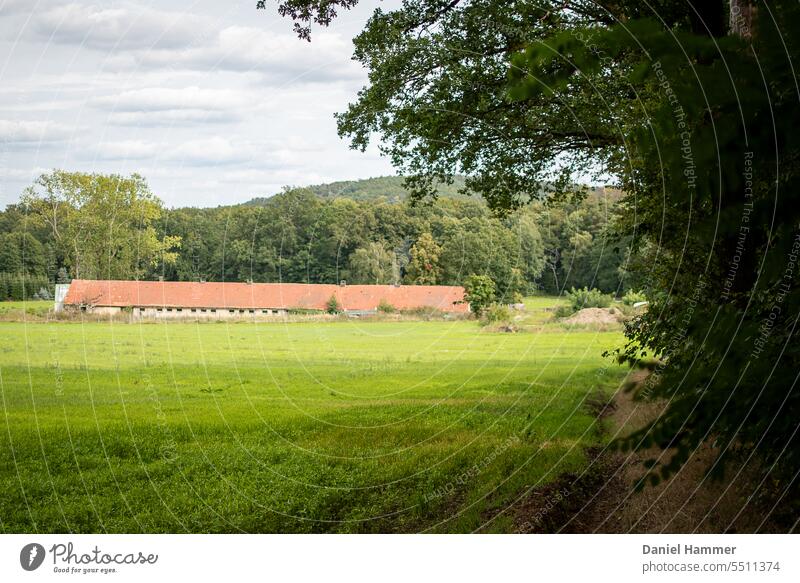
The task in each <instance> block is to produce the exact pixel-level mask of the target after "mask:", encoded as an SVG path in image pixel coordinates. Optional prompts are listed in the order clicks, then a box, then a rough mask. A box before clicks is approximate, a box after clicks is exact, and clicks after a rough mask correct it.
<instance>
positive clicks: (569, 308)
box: [556, 287, 613, 318]
mask: <svg viewBox="0 0 800 583" xmlns="http://www.w3.org/2000/svg"><path fill="white" fill-rule="evenodd" d="M564 297H565V298H566V300H567V305H565V306H560V307H559V308H558V309H557V310H556V316H558V317H559V318H564V317H566V316H569V315H571V314H574V313H575V312H577V311H578V310H582V309H584V308H607V307H609V306H610V305H611V302H612V301H613V298H612V297H611V296H610V295H608V294H604V293H603V292H601V291H600V290H597V289H594V288H592V289H588V288H585V287H584V288H581V289H575V288H574V287H573V288H572V289H570V290H569V291H568V292H567V293H566V294H564Z"/></svg>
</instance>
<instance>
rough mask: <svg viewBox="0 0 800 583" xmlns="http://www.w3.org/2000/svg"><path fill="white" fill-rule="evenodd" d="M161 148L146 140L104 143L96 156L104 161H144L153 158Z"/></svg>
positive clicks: (99, 147)
mask: <svg viewBox="0 0 800 583" xmlns="http://www.w3.org/2000/svg"><path fill="white" fill-rule="evenodd" d="M162 147H163V146H159V144H157V143H155V142H148V141H146V140H121V141H119V142H106V143H103V144H100V145H99V146H98V148H97V156H98V157H99V158H102V159H105V160H144V159H147V158H155V157H156V156H158V154H159V152H161V151H163V150H162Z"/></svg>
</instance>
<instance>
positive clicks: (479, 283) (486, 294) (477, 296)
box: [464, 274, 497, 318]
mask: <svg viewBox="0 0 800 583" xmlns="http://www.w3.org/2000/svg"><path fill="white" fill-rule="evenodd" d="M496 291H497V286H496V285H495V283H494V281H493V280H492V278H491V277H489V276H488V275H474V274H473V275H470V276H469V277H467V279H466V280H465V281H464V300H466V301H467V302H469V307H470V309H471V310H472V313H473V314H475V315H476V316H477V317H479V318H480V317H481V316H482V315H483V312H484V310H486V309H487V308H488V307H489V306H491V305H492V304H493V303H494V298H495V293H496Z"/></svg>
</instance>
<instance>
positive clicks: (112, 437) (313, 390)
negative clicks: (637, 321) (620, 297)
mask: <svg viewBox="0 0 800 583" xmlns="http://www.w3.org/2000/svg"><path fill="white" fill-rule="evenodd" d="M534 303H535V302H531V306H530V307H531V309H535V308H537V306H534V305H533V304H534ZM548 305H549V304H548ZM538 307H539V308H541V307H542V306H538ZM531 317H533V318H534V320H536V319H537V318H538V316H536V317H534V316H531ZM0 339H1V340H0V396H1V397H2V401H1V404H2V418H0V419H1V420H0V425H2V427H0V528H2V530H3V531H5V532H32V531H40V532H51V531H58V532H60V531H73V532H184V531H189V532H237V531H247V532H327V531H334V532H397V531H400V532H407V531H422V530H427V531H434V532H445V531H446V532H469V531H472V530H475V529H478V528H483V530H488V531H493V532H507V531H512V530H513V529H514V524H513V523H514V516H513V512H504V513H501V514H499V515H497V516H495V514H497V510H498V509H502V508H505V507H507V506H508V505H509V503H510V502H511V501H512V500H514V499H515V498H516V497H517V496H518V495H519V494H520V493H522V492H524V491H525V490H526V489H527V488H530V487H533V486H539V485H542V484H545V483H547V482H549V481H552V480H554V479H555V478H556V477H557V476H558V475H559V474H561V473H563V472H568V471H576V470H579V469H580V468H582V467H583V466H585V464H586V459H585V454H584V450H585V448H587V447H590V446H592V445H596V444H597V443H599V442H602V441H603V440H604V439H605V437H604V436H603V435H602V432H601V428H600V427H599V426H598V422H597V421H596V419H594V417H593V416H592V414H591V413H590V412H589V411H588V410H587V409H586V407H585V400H586V398H587V397H589V396H591V395H592V394H593V393H596V392H597V390H598V389H600V390H603V391H605V392H607V393H608V392H610V391H611V390H613V389H614V388H615V387H616V386H618V384H619V382H620V381H621V379H622V376H623V374H624V371H623V370H622V369H621V368H618V367H616V366H613V365H611V364H610V362H609V361H607V360H606V359H603V358H602V357H601V356H600V354H601V352H602V351H603V350H604V349H606V348H609V347H613V346H616V345H617V344H618V343H619V342H620V341H621V339H622V336H621V333H620V332H618V331H616V332H615V331H610V332H609V331H606V332H596V331H591V330H585V331H576V330H564V329H561V328H559V327H558V326H557V325H551V326H550V327H549V328H547V327H545V328H543V329H542V330H540V331H539V332H537V333H517V334H504V333H493V332H489V331H487V330H485V329H481V327H480V326H479V325H478V324H477V323H476V322H471V321H458V322H444V321H431V322H414V321H401V322H364V321H357V320H353V321H333V322H314V323H311V322H309V323H290V324H283V323H259V324H254V323H246V322H242V323H235V324H219V323H203V324H196V323H176V322H170V323H146V324H121V323H103V322H92V323H88V322H87V323H80V322H53V323H41V322H0ZM492 516H493V517H494V518H493V520H491V521H490V522H488V524H487V520H488V517H492Z"/></svg>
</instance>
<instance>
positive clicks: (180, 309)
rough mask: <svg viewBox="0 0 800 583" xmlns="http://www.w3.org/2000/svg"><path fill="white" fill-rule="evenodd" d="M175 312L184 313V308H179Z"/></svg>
mask: <svg viewBox="0 0 800 583" xmlns="http://www.w3.org/2000/svg"><path fill="white" fill-rule="evenodd" d="M175 311H176V312H182V311H183V308H177V309H176V310H175Z"/></svg>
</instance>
